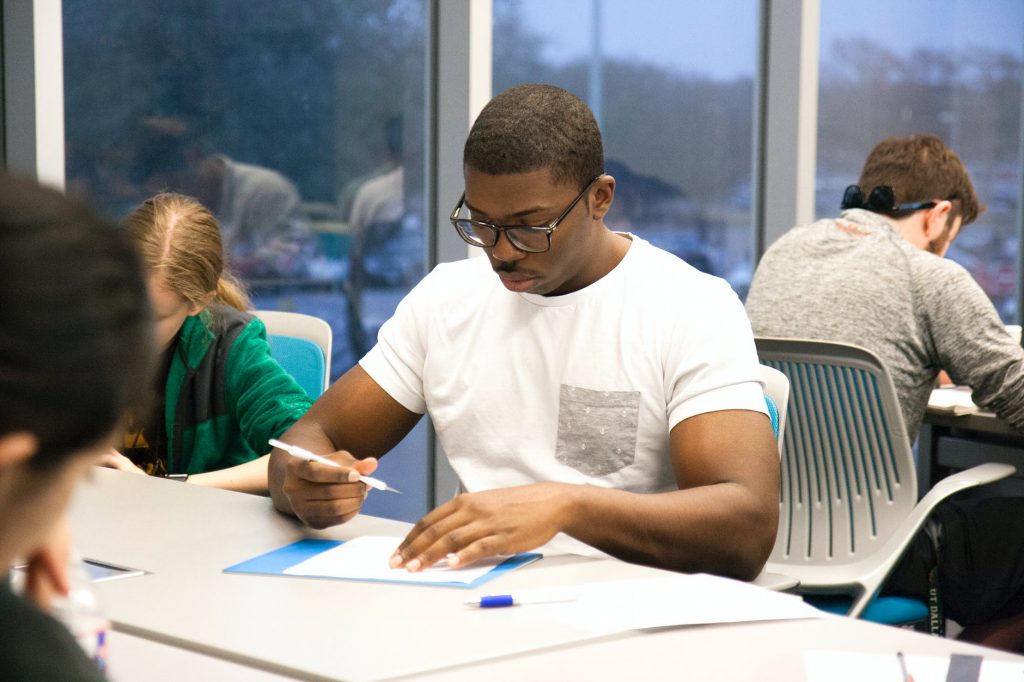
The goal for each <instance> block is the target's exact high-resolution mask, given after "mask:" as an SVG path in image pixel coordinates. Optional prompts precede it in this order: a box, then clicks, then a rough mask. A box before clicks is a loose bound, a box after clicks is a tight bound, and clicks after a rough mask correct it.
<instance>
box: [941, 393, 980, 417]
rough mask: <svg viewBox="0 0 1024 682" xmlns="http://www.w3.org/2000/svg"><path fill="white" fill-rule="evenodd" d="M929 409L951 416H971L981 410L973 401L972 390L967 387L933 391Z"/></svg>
mask: <svg viewBox="0 0 1024 682" xmlns="http://www.w3.org/2000/svg"><path fill="white" fill-rule="evenodd" d="M928 409H930V410H934V411H936V412H948V413H950V414H971V413H973V412H977V411H978V409H979V408H978V406H977V405H975V404H974V401H973V400H972V399H971V389H970V388H968V387H967V386H943V387H942V388H936V389H933V390H932V392H931V395H930V396H929V397H928Z"/></svg>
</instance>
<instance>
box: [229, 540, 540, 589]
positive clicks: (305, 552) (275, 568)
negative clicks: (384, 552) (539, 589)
mask: <svg viewBox="0 0 1024 682" xmlns="http://www.w3.org/2000/svg"><path fill="white" fill-rule="evenodd" d="M343 542H344V540H319V539H315V538H307V539H305V540H299V541H298V542H293V543H292V544H290V545H285V546H284V547H281V548H280V549H275V550H274V551H272V552H267V553H266V554H261V555H259V556H258V557H254V558H252V559H249V560H248V561H243V562H242V563H240V564H235V565H234V566H229V567H227V568H225V569H224V572H225V573H250V574H256V575H287V576H288V577H294V578H302V577H307V578H319V579H321V580H357V581H362V582H385V583H397V584H402V585H416V584H417V582H416V581H415V580H387V579H383V578H382V579H372V578H344V577H337V578H335V577H328V576H322V575H310V576H299V575H291V574H288V573H285V570H287V569H289V568H291V567H292V566H295V565H296V564H298V563H301V562H303V561H305V560H306V559H310V558H312V557H314V556H316V555H317V554H320V553H321V552H326V551H327V550H329V549H333V548H335V547H337V546H338V545H341V544H343ZM539 558H541V555H540V554H538V553H536V552H529V553H524V554H515V555H513V556H510V557H509V558H507V559H505V560H504V561H502V562H501V563H500V564H498V565H497V566H495V567H494V568H492V569H491V570H490V571H488V572H487V573H485V574H483V575H482V576H480V577H479V578H477V579H476V580H474V581H473V582H469V583H461V582H450V583H437V582H430V583H426V582H424V583H419V584H423V585H432V586H438V587H479V586H480V585H483V584H484V583H485V582H487V581H489V580H493V579H494V578H497V577H498V576H499V575H501V574H503V573H507V572H508V571H511V570H512V569H515V568H519V567H520V566H523V565H525V564H528V563H530V562H531V561H535V560H536V559H539Z"/></svg>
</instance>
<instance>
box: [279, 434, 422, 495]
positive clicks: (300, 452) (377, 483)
mask: <svg viewBox="0 0 1024 682" xmlns="http://www.w3.org/2000/svg"><path fill="white" fill-rule="evenodd" d="M269 442H270V444H271V445H272V446H274V447H275V448H280V449H282V450H284V451H285V452H287V453H288V454H289V455H291V456H293V457H298V458H299V459H304V460H306V461H307V462H320V463H321V464H326V465H327V466H329V467H335V468H338V469H340V468H341V465H340V464H338V463H337V462H335V461H334V460H330V459H327V458H326V457H323V456H321V455H318V454H315V453H312V452H310V451H309V450H307V449H306V448H300V447H299V446H298V445H289V444H288V443H284V442H282V441H279V440H278V439H276V438H271V439H270V441H269ZM358 482H362V483H365V484H366V485H368V486H370V487H371V488H376V489H377V490H388V491H390V492H393V493H398V494H399V495H401V494H402V491H401V490H395V489H394V488H392V487H391V486H389V485H388V484H387V483H385V482H384V481H382V480H380V479H379V478H374V477H372V476H364V475H363V474H359V481H357V483H358Z"/></svg>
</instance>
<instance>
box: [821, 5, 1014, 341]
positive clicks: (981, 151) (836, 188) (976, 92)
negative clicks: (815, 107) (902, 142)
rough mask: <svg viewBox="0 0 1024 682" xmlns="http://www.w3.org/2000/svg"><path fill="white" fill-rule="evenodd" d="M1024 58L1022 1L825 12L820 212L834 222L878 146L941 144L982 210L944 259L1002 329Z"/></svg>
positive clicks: (1010, 317) (1010, 309)
mask: <svg viewBox="0 0 1024 682" xmlns="http://www.w3.org/2000/svg"><path fill="white" fill-rule="evenodd" d="M880 18H882V20H879V19H880ZM1022 59H1024V4H1022V3H1020V2H1016V1H1007V0H939V1H936V0H913V1H909V0H908V1H907V2H900V3H893V2H886V1H884V0H864V1H863V2H858V3H843V2H823V3H822V7H821V60H820V91H819V96H820V104H819V111H818V174H817V201H816V204H817V206H816V210H817V214H818V215H819V216H822V217H823V216H833V215H835V214H836V213H838V211H839V202H840V199H841V197H842V192H843V188H844V187H845V186H846V185H849V184H853V183H855V182H856V181H857V178H858V176H859V175H860V170H861V166H862V165H863V162H864V159H865V158H866V157H867V155H868V153H869V152H870V151H871V148H872V147H873V146H874V145H875V144H876V143H877V142H879V141H880V140H882V139H884V138H886V137H890V136H894V135H897V136H905V135H911V134H913V133H919V132H931V133H935V134H937V135H939V136H940V137H941V138H942V139H943V140H945V141H946V143H947V144H949V145H950V146H951V147H952V148H953V149H954V150H955V151H956V152H957V153H958V154H959V156H960V157H961V158H962V159H963V160H964V163H965V164H966V165H967V167H968V169H969V171H970V173H971V177H972V179H973V181H974V185H975V188H976V190H977V192H978V195H979V198H980V199H981V201H982V202H983V203H985V204H987V205H988V211H987V212H985V213H984V214H983V215H982V216H981V218H980V219H979V220H978V221H977V222H976V223H974V224H972V225H969V226H967V227H966V228H965V229H964V230H963V232H962V233H961V235H960V236H959V237H958V238H957V239H956V240H955V241H954V242H953V246H952V248H951V249H950V251H949V254H948V255H949V257H950V258H953V259H954V260H956V261H958V262H960V263H961V264H962V265H964V266H965V267H966V268H967V269H968V270H970V271H971V273H972V274H973V275H974V277H975V279H977V281H978V283H979V284H981V286H982V287H983V288H984V289H985V291H986V292H987V293H988V295H989V296H990V297H991V298H992V301H993V302H994V303H995V305H996V308H997V309H998V310H999V312H1000V314H1001V315H1002V316H1003V320H1004V321H1005V322H1007V323H1011V322H1017V321H1019V319H1020V311H1019V310H1017V293H1016V283H1017V280H1018V262H1019V249H1020V242H1019V238H1018V234H1019V227H1018V226H1019V224H1020V217H1019V214H1020V206H1019V200H1020V194H1021V182H1022V180H1021V151H1022V150H1021V140H1022V130H1021V78H1022Z"/></svg>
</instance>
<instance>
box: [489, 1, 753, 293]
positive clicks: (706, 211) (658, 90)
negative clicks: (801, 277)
mask: <svg viewBox="0 0 1024 682" xmlns="http://www.w3.org/2000/svg"><path fill="white" fill-rule="evenodd" d="M757 25H758V15H757V3H750V2H746V1H745V0H725V1H723V2H717V3H706V2H705V3H698V2H694V1H693V0H687V1H685V2H680V1H679V0H565V1H563V2H557V3H552V2H548V1H546V0H494V47H493V50H494V69H493V73H494V92H495V93H497V92H500V91H502V90H504V89H506V88H509V87H511V86H513V85H517V84H519V83H524V82H547V83H552V84H554V85H558V86H560V87H563V88H566V89H567V90H569V91H571V92H573V93H575V94H576V95H578V96H579V97H580V98H581V99H583V100H584V101H586V102H587V103H588V104H590V106H591V108H592V109H593V110H594V113H595V115H596V116H597V118H598V121H599V123H600V124H601V129H602V132H603V135H604V145H605V164H606V170H607V172H608V173H610V174H611V175H613V176H614V177H615V178H616V180H617V181H618V185H617V189H616V195H615V203H614V205H613V207H612V212H611V213H610V214H609V216H608V218H607V224H608V226H609V227H610V228H611V229H615V230H624V231H631V232H634V233H636V234H638V235H639V236H641V237H643V238H644V239H647V240H648V241H651V242H653V243H654V244H656V245H658V246H661V247H663V248H665V249H667V250H669V251H671V252H673V253H675V254H677V255H679V256H681V257H682V258H683V259H684V260H686V261H687V262H689V263H690V264H691V265H693V266H695V267H697V268H699V269H701V270H704V271H706V272H710V273H712V274H715V275H718V276H721V277H725V278H726V279H728V280H729V281H730V282H731V283H732V285H733V287H734V288H735V289H736V290H737V291H738V292H739V293H740V294H741V295H745V292H746V288H747V286H748V285H749V282H750V273H751V266H752V262H753V260H752V245H753V228H752V217H751V216H752V214H751V200H750V197H751V191H750V188H751V168H752V166H751V155H752V147H753V111H754V109H753V105H754V74H755V73H756V66H757Z"/></svg>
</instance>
